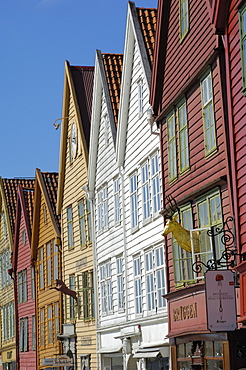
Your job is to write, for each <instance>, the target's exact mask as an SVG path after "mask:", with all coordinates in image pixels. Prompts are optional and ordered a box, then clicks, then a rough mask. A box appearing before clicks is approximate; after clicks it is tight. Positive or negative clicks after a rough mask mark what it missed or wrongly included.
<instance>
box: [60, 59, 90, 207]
mask: <svg viewBox="0 0 246 370" xmlns="http://www.w3.org/2000/svg"><path fill="white" fill-rule="evenodd" d="M93 81H94V67H92V66H70V63H69V62H68V61H66V62H65V71H64V88H63V103H62V117H63V118H62V125H61V138H60V160H59V162H60V163H59V186H58V196H57V207H58V208H57V209H58V213H60V211H61V205H62V197H63V185H64V176H65V164H66V145H67V136H68V132H67V130H68V122H69V119H70V118H74V119H75V120H76V123H77V127H78V134H79V135H80V137H81V141H82V151H83V155H84V160H85V162H86V167H87V165H88V157H89V154H88V153H89V142H90V123H91V105H92V95H93ZM70 94H71V95H72V99H73V101H74V108H75V109H74V114H73V116H72V117H71V116H70V115H69V96H70Z"/></svg>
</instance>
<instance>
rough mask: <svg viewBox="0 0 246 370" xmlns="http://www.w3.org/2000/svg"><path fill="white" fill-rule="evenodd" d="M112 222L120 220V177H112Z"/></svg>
mask: <svg viewBox="0 0 246 370" xmlns="http://www.w3.org/2000/svg"><path fill="white" fill-rule="evenodd" d="M114 222H115V224H117V223H119V222H120V179H119V178H116V179H114Z"/></svg>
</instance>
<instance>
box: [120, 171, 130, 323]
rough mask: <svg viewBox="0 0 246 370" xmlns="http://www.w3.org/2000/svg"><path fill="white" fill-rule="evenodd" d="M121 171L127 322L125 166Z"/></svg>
mask: <svg viewBox="0 0 246 370" xmlns="http://www.w3.org/2000/svg"><path fill="white" fill-rule="evenodd" d="M119 173H120V179H121V199H122V224H123V243H124V260H125V274H124V275H125V282H126V289H125V292H126V294H125V312H126V322H128V320H129V313H128V286H127V247H126V243H127V240H126V213H125V197H124V187H123V184H124V176H123V166H119Z"/></svg>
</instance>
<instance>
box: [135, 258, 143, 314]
mask: <svg viewBox="0 0 246 370" xmlns="http://www.w3.org/2000/svg"><path fill="white" fill-rule="evenodd" d="M133 276H134V293H135V312H136V314H140V313H142V311H143V307H142V283H141V261H140V256H138V257H136V258H135V259H134V260H133Z"/></svg>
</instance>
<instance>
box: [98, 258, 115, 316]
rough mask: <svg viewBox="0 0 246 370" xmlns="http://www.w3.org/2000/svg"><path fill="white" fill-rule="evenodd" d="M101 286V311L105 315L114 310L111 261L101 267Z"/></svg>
mask: <svg viewBox="0 0 246 370" xmlns="http://www.w3.org/2000/svg"><path fill="white" fill-rule="evenodd" d="M100 286H101V310H102V313H103V314H107V313H110V312H111V311H112V310H113V292H112V276H111V262H110V261H107V262H106V263H104V264H103V265H101V266H100Z"/></svg>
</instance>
